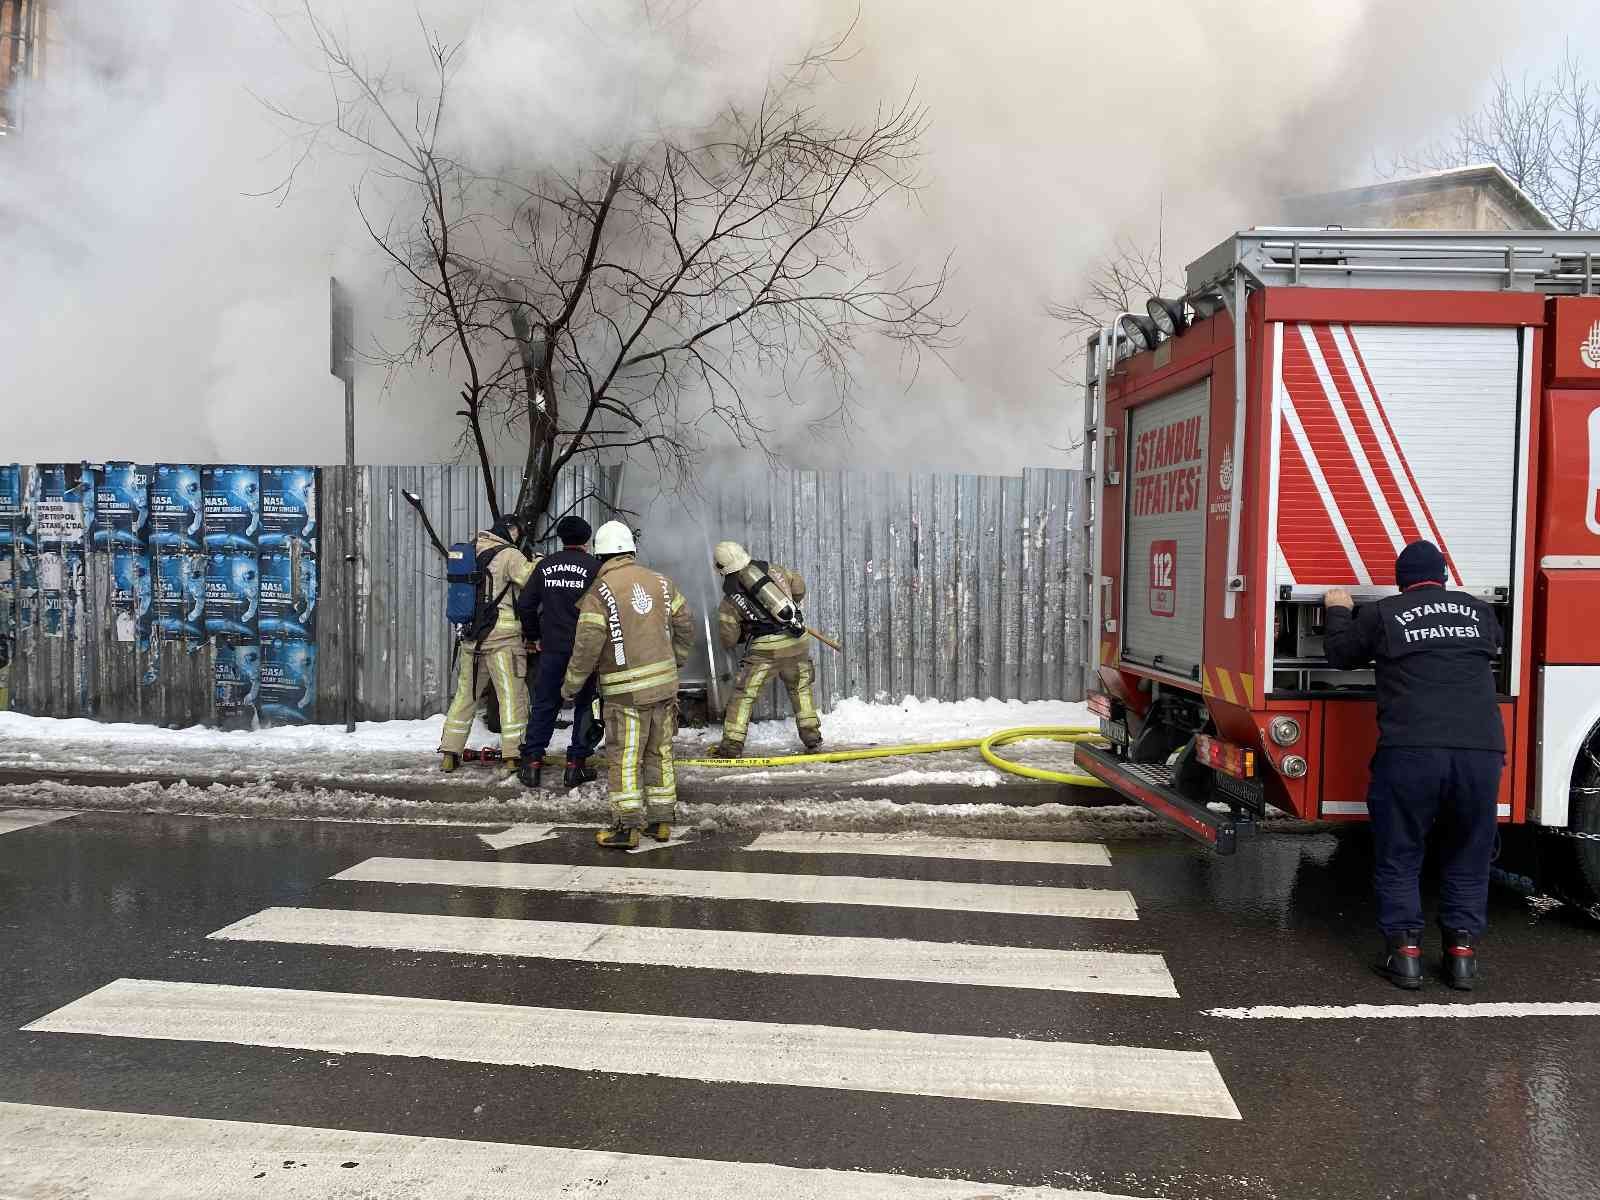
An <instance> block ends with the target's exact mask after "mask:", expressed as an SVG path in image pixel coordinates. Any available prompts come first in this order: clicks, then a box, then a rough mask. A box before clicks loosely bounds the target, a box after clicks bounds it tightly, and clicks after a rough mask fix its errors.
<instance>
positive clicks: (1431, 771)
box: [1324, 542, 1506, 990]
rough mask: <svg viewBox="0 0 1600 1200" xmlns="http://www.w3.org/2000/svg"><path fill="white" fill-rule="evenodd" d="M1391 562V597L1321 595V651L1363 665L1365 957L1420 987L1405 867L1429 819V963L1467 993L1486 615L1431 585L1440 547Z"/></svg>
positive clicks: (1489, 792)
mask: <svg viewBox="0 0 1600 1200" xmlns="http://www.w3.org/2000/svg"><path fill="white" fill-rule="evenodd" d="M1394 573H1395V582H1396V584H1398V585H1399V588H1400V594H1399V595H1397V596H1387V597H1385V598H1384V599H1382V600H1379V601H1378V602H1377V603H1376V604H1363V605H1362V606H1361V607H1360V608H1354V604H1353V602H1352V601H1351V599H1350V595H1349V593H1347V592H1345V591H1342V590H1339V589H1335V590H1334V591H1331V592H1329V593H1328V594H1327V596H1326V597H1325V599H1324V603H1325V605H1326V608H1327V637H1326V639H1325V641H1324V648H1325V651H1326V653H1327V657H1328V662H1329V663H1330V664H1332V665H1333V666H1334V667H1336V668H1338V669H1339V670H1342V671H1349V670H1355V669H1357V668H1360V667H1364V666H1367V665H1369V664H1373V663H1375V664H1376V675H1377V686H1378V752H1377V753H1376V754H1375V755H1374V756H1373V759H1372V783H1371V786H1370V788H1369V790H1368V792H1367V813H1368V816H1369V817H1370V818H1371V820H1372V833H1373V839H1374V843H1375V850H1376V856H1377V862H1376V865H1375V867H1374V869H1373V877H1374V878H1373V882H1374V886H1375V890H1376V891H1377V897H1378V928H1379V929H1380V930H1382V932H1383V935H1384V943H1385V944H1384V952H1383V956H1382V958H1381V959H1380V960H1379V961H1378V964H1377V968H1378V972H1379V973H1380V974H1381V975H1383V976H1385V977H1386V978H1387V979H1388V980H1389V981H1390V982H1391V983H1393V984H1395V985H1396V986H1397V987H1402V988H1407V989H1412V988H1418V987H1421V986H1422V974H1423V971H1422V945H1421V942H1422V927H1423V920H1422V894H1421V889H1420V887H1419V885H1418V876H1419V875H1420V873H1421V870H1422V859H1423V853H1424V850H1425V847H1426V842H1427V837H1428V833H1429V831H1430V830H1431V829H1432V828H1433V827H1434V825H1435V824H1438V826H1439V834H1440V836H1439V842H1438V852H1439V857H1440V875H1441V880H1440V886H1439V926H1440V929H1441V931H1442V933H1443V940H1444V954H1443V958H1442V961H1441V968H1442V970H1443V974H1444V979H1445V982H1446V983H1448V984H1450V986H1451V987H1455V988H1460V989H1463V990H1470V989H1471V987H1472V986H1473V983H1474V982H1475V981H1476V979H1477V972H1478V967H1477V943H1478V939H1479V938H1480V937H1481V936H1482V935H1483V931H1484V927H1485V926H1486V925H1487V924H1488V901H1489V863H1490V860H1491V859H1492V858H1493V857H1494V844H1495V807H1496V798H1497V796H1498V795H1499V791H1500V772H1501V770H1502V769H1503V768H1504V766H1505V751H1506V738H1505V729H1504V727H1503V726H1502V724H1501V721H1500V705H1499V700H1498V698H1497V697H1496V695H1495V686H1494V672H1493V667H1492V662H1493V659H1494V656H1495V655H1496V654H1497V653H1498V652H1499V649H1500V641H1501V631H1500V622H1499V620H1498V619H1497V618H1496V617H1495V614H1494V610H1493V609H1492V608H1490V607H1489V606H1488V605H1487V604H1485V603H1483V601H1481V600H1479V599H1477V598H1476V597H1474V596H1469V595H1467V594H1466V593H1465V592H1453V591H1449V590H1447V589H1446V588H1445V561H1444V556H1443V555H1442V554H1440V553H1439V548H1438V547H1437V546H1435V545H1434V544H1433V543H1432V542H1412V543H1411V544H1410V545H1409V546H1407V547H1406V548H1405V549H1404V550H1402V551H1401V552H1400V557H1399V558H1398V559H1396V560H1395V571H1394Z"/></svg>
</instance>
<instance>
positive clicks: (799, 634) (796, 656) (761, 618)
mask: <svg viewBox="0 0 1600 1200" xmlns="http://www.w3.org/2000/svg"><path fill="white" fill-rule="evenodd" d="M712 559H713V565H714V566H715V567H716V570H717V574H719V575H721V576H722V591H723V597H722V603H721V605H720V606H719V607H718V608H717V630H718V634H719V636H720V637H721V639H722V644H723V646H724V647H725V648H726V649H728V650H732V649H733V648H734V647H735V646H738V645H739V644H740V643H741V642H742V643H744V644H745V651H744V657H743V658H742V659H741V660H740V662H739V675H738V678H737V679H736V680H735V681H734V685H733V696H732V697H731V698H730V700H729V701H728V707H727V709H726V710H725V711H724V712H723V716H722V742H721V744H720V745H718V746H716V747H715V748H714V749H713V750H712V751H711V753H712V755H713V756H714V757H717V758H738V757H739V756H740V755H741V754H743V753H744V741H745V735H746V733H747V732H748V731H749V727H750V713H751V710H753V709H754V708H755V704H756V701H757V700H758V699H760V697H761V689H762V688H764V687H766V685H767V680H768V679H770V678H771V677H772V676H773V675H777V677H778V679H779V680H780V681H781V682H782V683H783V686H784V687H785V688H786V689H787V690H788V692H789V703H790V705H791V707H793V709H794V723H795V727H796V728H797V729H798V730H799V733H800V741H801V742H802V743H803V744H804V745H805V748H806V750H807V751H808V752H809V751H813V750H816V749H817V748H818V747H819V746H821V745H822V722H821V721H820V719H819V718H818V717H817V703H816V698H815V696H814V694H813V691H812V688H813V684H814V682H815V680H816V668H815V666H813V664H812V662H811V635H810V634H809V633H808V632H807V631H806V625H805V618H804V616H802V615H801V611H800V601H802V600H804V599H805V598H806V581H805V580H804V579H802V578H801V577H800V574H799V572H797V571H791V570H789V569H788V568H787V567H780V566H778V565H776V564H774V563H768V562H762V561H760V560H757V559H752V558H751V557H750V552H749V551H748V550H746V549H745V548H744V547H743V546H741V545H740V544H739V543H738V542H719V543H718V544H717V548H716V550H715V551H714V552H713V555H712Z"/></svg>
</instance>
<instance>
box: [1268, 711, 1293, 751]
mask: <svg viewBox="0 0 1600 1200" xmlns="http://www.w3.org/2000/svg"><path fill="white" fill-rule="evenodd" d="M1267 732H1268V733H1269V735H1270V736H1271V738H1272V740H1273V741H1275V742H1277V743H1278V745H1280V746H1292V745H1294V744H1295V743H1296V742H1298V741H1299V740H1300V722H1299V721H1296V720H1295V719H1294V718H1293V717H1276V718H1274V719H1273V722H1272V724H1271V725H1270V726H1268V730H1267Z"/></svg>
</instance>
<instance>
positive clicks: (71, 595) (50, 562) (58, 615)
mask: <svg viewBox="0 0 1600 1200" xmlns="http://www.w3.org/2000/svg"><path fill="white" fill-rule="evenodd" d="M38 562H39V566H38V572H39V596H40V605H39V612H40V622H41V625H42V627H43V630H44V635H45V637H49V638H58V637H67V636H69V635H70V634H72V633H73V632H74V631H75V630H76V629H77V628H78V625H79V621H80V618H81V616H82V608H83V597H84V562H83V551H82V550H81V549H79V548H78V547H76V546H70V545H69V546H67V547H65V548H62V549H51V550H43V551H41V552H40V553H39V556H38Z"/></svg>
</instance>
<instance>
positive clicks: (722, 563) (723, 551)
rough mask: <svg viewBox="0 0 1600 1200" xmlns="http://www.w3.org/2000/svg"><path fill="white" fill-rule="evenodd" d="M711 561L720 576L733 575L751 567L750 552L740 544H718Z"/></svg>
mask: <svg viewBox="0 0 1600 1200" xmlns="http://www.w3.org/2000/svg"><path fill="white" fill-rule="evenodd" d="M711 561H712V562H713V564H714V565H715V566H716V568H717V574H718V575H733V574H735V573H737V572H739V571H742V570H744V569H745V568H746V567H748V566H749V565H750V551H748V550H746V549H745V548H744V547H743V546H741V545H739V543H738V542H718V543H717V549H716V553H715V554H714V555H713V556H712V560H711Z"/></svg>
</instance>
